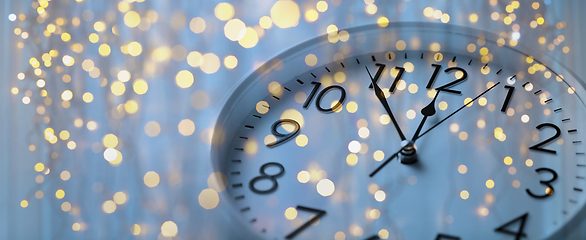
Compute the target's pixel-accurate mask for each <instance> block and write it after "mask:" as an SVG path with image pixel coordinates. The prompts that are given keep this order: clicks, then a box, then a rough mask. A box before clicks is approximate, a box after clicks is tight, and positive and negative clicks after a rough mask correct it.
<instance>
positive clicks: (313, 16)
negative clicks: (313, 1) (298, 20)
mask: <svg viewBox="0 0 586 240" xmlns="http://www.w3.org/2000/svg"><path fill="white" fill-rule="evenodd" d="M318 17H319V13H318V12H317V11H315V10H313V9H309V10H307V11H306V12H305V21H307V22H315V21H316V20H317V18H318Z"/></svg>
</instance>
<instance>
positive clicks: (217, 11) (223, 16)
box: [214, 2, 234, 21]
mask: <svg viewBox="0 0 586 240" xmlns="http://www.w3.org/2000/svg"><path fill="white" fill-rule="evenodd" d="M214 15H216V18H218V19H220V20H222V21H227V20H229V19H231V18H232V17H234V7H233V6H232V5H231V4H230V3H225V2H222V3H218V5H216V7H215V8H214Z"/></svg>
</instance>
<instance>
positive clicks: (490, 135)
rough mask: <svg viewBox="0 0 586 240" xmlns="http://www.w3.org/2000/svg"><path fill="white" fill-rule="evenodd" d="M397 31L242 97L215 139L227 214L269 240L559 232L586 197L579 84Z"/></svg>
mask: <svg viewBox="0 0 586 240" xmlns="http://www.w3.org/2000/svg"><path fill="white" fill-rule="evenodd" d="M400 33H402V34H403V35H401V34H399V35H395V37H394V38H395V39H392V38H393V37H390V38H391V39H392V42H391V44H389V45H390V46H384V44H382V45H380V46H377V47H374V48H372V49H371V48H369V47H368V44H369V41H384V42H386V44H388V42H389V41H390V39H385V37H384V36H388V35H385V34H384V33H380V32H379V33H377V32H376V31H375V32H372V31H364V32H356V33H354V32H351V33H350V34H351V37H352V36H353V34H354V35H355V36H356V37H357V38H358V39H361V38H363V39H362V40H359V42H362V45H352V44H351V41H350V42H349V44H348V45H347V46H342V47H340V48H341V49H342V50H341V51H342V52H343V51H346V53H345V54H343V55H344V57H340V56H341V55H336V56H335V57H332V56H334V53H336V52H335V51H329V50H332V49H337V47H338V46H336V48H334V47H330V48H331V49H326V50H323V49H324V47H323V45H319V44H315V46H313V45H310V46H311V47H308V48H307V49H304V50H303V51H301V50H300V51H299V53H296V54H293V56H291V57H288V58H282V59H280V62H278V63H276V64H273V68H271V70H269V71H261V70H263V69H261V70H258V71H257V72H256V73H255V74H254V76H253V77H251V78H254V82H248V83H247V82H245V83H244V84H243V85H242V86H241V87H239V88H238V89H236V91H235V97H234V98H233V99H231V100H230V102H228V104H227V105H226V107H225V109H224V112H223V115H222V116H221V117H220V120H219V123H218V128H217V129H218V131H217V133H218V134H216V135H215V138H216V141H215V142H216V143H217V148H216V149H215V151H216V152H215V153H216V156H217V158H216V159H215V161H216V163H215V164H216V166H217V168H218V171H219V172H222V173H223V174H224V175H225V176H227V179H228V181H227V182H228V188H227V191H226V194H225V195H224V196H225V197H226V198H227V201H229V202H230V203H231V204H232V205H233V208H234V212H235V213H236V215H235V216H238V218H239V219H240V220H241V221H242V224H243V225H245V226H246V227H248V228H250V229H251V230H252V231H254V232H257V233H258V236H259V238H264V239H337V240H339V239H379V238H380V239H546V238H548V237H551V236H553V234H555V233H556V232H558V231H559V230H560V229H562V227H563V226H564V225H565V224H567V223H568V222H569V221H570V220H571V219H572V217H573V216H574V215H575V214H576V213H577V212H578V211H580V210H581V209H582V208H583V206H584V202H585V200H586V199H585V198H584V193H583V190H584V189H585V188H586V180H584V176H586V167H584V164H585V162H586V161H585V159H584V158H585V156H584V148H583V142H582V141H583V139H582V135H581V134H579V133H580V132H581V131H585V130H586V129H584V123H585V122H586V119H584V117H585V110H586V108H585V107H584V104H583V103H582V101H581V100H580V99H579V94H580V93H581V92H582V91H583V88H582V87H581V86H577V85H572V84H571V83H568V81H569V80H568V79H566V81H563V80H562V77H561V76H558V75H556V74H555V73H554V72H552V69H549V68H547V67H546V66H544V65H542V64H539V63H537V60H534V59H533V58H532V57H529V58H528V57H527V56H524V55H522V54H519V53H517V52H514V51H513V50H510V49H507V48H506V47H499V46H498V45H496V44H491V42H490V41H486V43H485V44H484V45H483V46H479V45H477V44H476V43H477V42H476V41H469V38H464V37H461V38H462V39H464V40H461V39H460V40H458V39H450V42H448V43H445V44H444V45H442V43H440V42H441V39H434V38H433V36H434V35H433V34H430V35H429V36H427V35H423V33H418V32H416V31H415V32H409V31H405V32H400ZM446 34H448V33H446ZM413 36H414V37H417V38H418V39H419V41H420V44H419V45H420V46H425V47H417V46H415V47H412V48H409V47H407V48H405V47H404V46H403V44H405V41H408V40H409V39H412V37H413ZM426 36H427V38H426ZM454 38H455V37H454ZM369 39H372V40H369ZM380 39H384V40H380ZM466 39H468V42H466ZM444 40H445V38H444ZM428 41H429V42H428ZM456 41H459V42H456ZM408 42H409V41H408ZM411 42H412V41H411ZM471 42H474V43H472V44H470V43H471ZM370 44H371V45H372V43H370ZM405 45H407V44H405ZM320 46H321V47H320ZM427 46H430V48H431V49H432V50H433V51H429V49H427ZM344 48H351V50H348V49H345V50H344ZM441 48H443V49H441ZM316 49H320V50H316ZM311 51H324V52H327V53H316V54H311ZM330 54H331V56H330ZM318 56H319V57H318ZM319 58H324V59H327V60H323V61H322V62H319V61H317V62H319V63H320V64H316V63H315V62H314V61H316V59H319ZM330 59H335V60H334V61H332V60H330ZM273 63H274V62H273ZM307 65H311V66H307ZM299 66H304V67H299ZM373 83H375V84H374V85H373ZM370 86H372V88H371V87H370ZM377 93H378V94H379V96H381V97H380V98H379V97H377ZM383 95H384V96H383ZM385 105H387V106H385ZM402 142H403V144H402ZM407 142H410V143H414V147H415V148H416V150H413V151H411V152H409V151H408V148H409V147H411V145H407V147H404V146H405V143H407ZM401 150H402V152H401Z"/></svg>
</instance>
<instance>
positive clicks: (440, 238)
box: [435, 233, 460, 240]
mask: <svg viewBox="0 0 586 240" xmlns="http://www.w3.org/2000/svg"><path fill="white" fill-rule="evenodd" d="M444 239H450V240H460V237H456V236H452V235H447V234H443V233H438V234H437V237H435V240H444Z"/></svg>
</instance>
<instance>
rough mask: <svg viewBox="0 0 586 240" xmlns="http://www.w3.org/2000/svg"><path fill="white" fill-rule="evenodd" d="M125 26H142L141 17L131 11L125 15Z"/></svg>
mask: <svg viewBox="0 0 586 240" xmlns="http://www.w3.org/2000/svg"><path fill="white" fill-rule="evenodd" d="M124 24H126V26H128V27H131V28H134V27H136V26H138V24H140V15H138V13H137V12H135V11H130V12H127V13H126V14H124Z"/></svg>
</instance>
